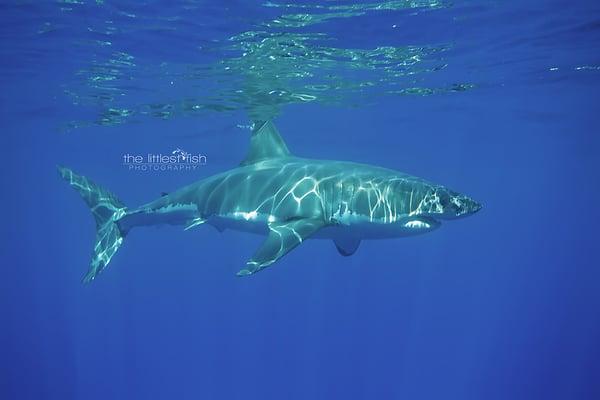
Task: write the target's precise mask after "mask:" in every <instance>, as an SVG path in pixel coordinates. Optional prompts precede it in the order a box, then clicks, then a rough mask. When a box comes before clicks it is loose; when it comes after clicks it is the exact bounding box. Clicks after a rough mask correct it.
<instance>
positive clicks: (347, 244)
mask: <svg viewBox="0 0 600 400" xmlns="http://www.w3.org/2000/svg"><path fill="white" fill-rule="evenodd" d="M333 243H335V247H336V248H337V250H338V252H339V253H340V254H341V255H343V256H345V257H347V256H351V255H352V254H354V253H355V252H356V249H358V246H359V245H360V239H358V238H353V237H341V238H336V239H334V241H333Z"/></svg>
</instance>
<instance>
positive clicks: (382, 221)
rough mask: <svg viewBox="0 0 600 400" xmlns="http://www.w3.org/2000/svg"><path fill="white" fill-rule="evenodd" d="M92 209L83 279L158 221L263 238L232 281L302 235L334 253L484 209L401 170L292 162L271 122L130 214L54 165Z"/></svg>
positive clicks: (270, 261)
mask: <svg viewBox="0 0 600 400" xmlns="http://www.w3.org/2000/svg"><path fill="white" fill-rule="evenodd" d="M60 172H61V174H62V176H63V177H64V178H65V179H67V180H68V181H69V182H70V183H71V185H72V186H73V187H74V188H75V189H77V190H78V191H79V192H80V194H81V195H82V197H83V198H84V200H85V201H86V202H87V203H88V205H89V206H90V207H91V208H92V212H93V214H94V216H95V218H96V225H97V237H96V246H95V247H94V253H93V255H92V262H91V267H90V270H89V272H88V274H87V275H86V277H85V278H84V281H90V280H92V279H94V278H95V277H96V276H97V275H98V274H99V273H100V272H101V271H102V270H103V269H104V268H105V267H106V265H108V263H109V261H110V260H111V258H112V256H113V255H114V254H115V253H116V251H117V249H118V248H119V246H120V245H121V243H122V241H123V238H124V237H125V235H126V234H127V233H128V232H129V231H130V230H131V229H132V228H134V227H138V226H144V225H157V224H173V225H183V226H185V229H190V228H193V227H196V226H199V225H204V224H209V225H212V226H214V227H215V228H217V229H218V230H219V231H222V230H223V229H235V230H240V231H246V232H254V233H259V234H264V235H266V239H265V241H264V242H263V244H262V245H261V246H260V248H259V249H258V250H257V251H256V253H255V254H254V255H253V257H252V258H251V259H250V260H249V261H248V262H247V263H246V266H245V268H243V269H242V270H241V271H240V272H238V275H250V274H253V273H256V272H258V271H260V270H261V269H263V268H265V267H267V266H269V265H271V264H273V263H275V262H276V261H278V260H279V259H280V258H281V257H283V256H284V255H285V254H287V253H288V252H289V251H291V250H292V249H294V248H295V247H296V246H298V245H299V244H301V243H302V242H303V241H304V240H306V239H308V238H317V239H330V240H333V241H334V243H335V245H336V247H337V249H338V251H339V252H340V254H342V255H345V256H349V255H352V254H354V252H355V251H356V249H357V248H358V246H359V244H360V241H361V240H365V239H379V238H392V237H402V236H410V235H417V234H422V233H426V232H429V231H432V230H434V229H436V228H438V227H439V226H440V224H441V221H442V220H449V219H456V218H460V217H464V216H467V215H470V214H473V213H475V212H476V211H478V210H479V209H480V208H481V206H480V205H479V204H478V203H477V202H475V201H474V200H472V199H470V198H469V197H467V196H465V195H462V194H459V193H456V192H453V191H451V190H449V189H447V188H445V187H443V186H440V185H436V184H433V183H430V182H427V181H425V180H423V179H420V178H417V177H414V176H410V175H407V174H404V173H401V172H397V171H393V170H389V169H385V168H380V167H375V166H370V165H364V164H357V163H352V162H344V161H326V160H311V159H304V158H299V157H295V156H293V155H292V154H291V153H290V152H289V150H288V148H287V146H286V144H285V143H284V141H283V140H282V138H281V136H280V135H279V133H278V132H277V129H276V128H275V126H274V125H273V123H272V122H271V121H266V122H262V123H260V124H257V126H256V128H255V130H254V131H253V134H252V137H251V144H250V149H249V151H248V155H247V157H246V158H245V159H244V161H242V163H241V164H240V166H238V167H237V168H234V169H232V170H229V171H226V172H224V173H221V174H218V175H214V176H211V177H209V178H206V179H203V180H200V181H198V182H195V183H193V184H191V185H189V186H186V187H183V188H181V189H179V190H177V191H175V192H173V193H170V194H168V195H165V196H162V197H160V198H158V199H157V200H155V201H153V202H150V203H148V204H145V205H142V206H140V207H138V208H135V209H129V208H127V207H125V206H124V205H122V203H121V202H120V201H119V200H118V199H117V198H116V197H115V196H114V195H112V194H111V193H110V192H108V191H107V190H105V189H102V188H100V187H99V186H98V185H96V184H94V183H93V182H91V181H90V180H89V179H88V178H85V177H83V176H80V175H76V174H75V173H73V172H72V171H71V170H69V169H67V168H60Z"/></svg>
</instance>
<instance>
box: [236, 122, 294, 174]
mask: <svg viewBox="0 0 600 400" xmlns="http://www.w3.org/2000/svg"><path fill="white" fill-rule="evenodd" d="M289 155H290V151H289V150H288V148H287V146H286V144H285V142H284V141H283V139H282V138H281V136H280V135H279V132H278V131H277V128H275V125H274V124H273V122H271V121H262V122H256V123H255V128H254V131H253V132H252V137H251V138H250V150H248V155H247V156H246V158H245V159H244V160H243V161H242V162H241V163H240V165H248V164H254V163H256V162H259V161H263V160H266V159H269V158H280V157H288V156H289Z"/></svg>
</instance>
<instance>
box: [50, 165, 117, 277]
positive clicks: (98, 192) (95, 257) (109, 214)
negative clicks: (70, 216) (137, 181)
mask: <svg viewBox="0 0 600 400" xmlns="http://www.w3.org/2000/svg"><path fill="white" fill-rule="evenodd" d="M58 171H59V172H60V175H61V176H62V177H63V178H64V179H65V180H66V181H67V182H69V184H70V185H71V186H72V187H73V188H74V189H75V190H76V191H77V192H78V193H79V194H80V195H81V197H82V198H83V201H85V203H86V204H87V205H88V207H90V209H91V211H92V215H93V216H94V220H96V243H95V244H94V250H93V252H92V261H91V262H90V268H89V270H88V273H87V274H86V275H85V277H84V278H83V281H84V282H86V283H87V282H90V281H92V280H94V278H96V276H97V275H98V274H99V273H100V272H102V270H104V268H106V266H107V265H108V263H109V262H110V260H111V258H112V257H113V256H114V255H115V253H116V252H117V250H118V249H119V247H120V246H121V244H122V243H123V238H124V237H125V233H126V232H123V231H121V229H120V228H119V224H118V223H117V222H118V221H119V219H121V218H122V217H123V216H124V215H125V214H126V212H127V209H126V208H125V206H124V205H123V203H121V201H120V200H119V199H117V197H116V196H115V195H113V194H112V193H111V192H109V191H108V190H106V189H104V188H101V187H100V186H98V185H96V184H95V183H94V182H92V181H91V180H90V179H88V178H86V177H85V176H81V175H77V174H76V173H74V172H73V171H71V170H70V169H68V168H64V167H58Z"/></svg>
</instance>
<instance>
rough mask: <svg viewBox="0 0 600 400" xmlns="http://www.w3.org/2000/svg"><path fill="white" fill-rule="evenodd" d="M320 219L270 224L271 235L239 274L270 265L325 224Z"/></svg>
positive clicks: (245, 273) (243, 274)
mask: <svg viewBox="0 0 600 400" xmlns="http://www.w3.org/2000/svg"><path fill="white" fill-rule="evenodd" d="M324 225H325V224H324V222H323V221H322V220H320V219H296V220H293V221H288V222H281V223H272V224H270V225H269V235H268V236H267V239H266V240H265V241H264V242H263V244H262V245H261V246H260V248H259V249H258V250H257V251H256V253H255V254H254V256H252V258H251V259H250V261H248V262H247V263H246V268H244V269H242V270H240V271H239V272H238V273H237V275H238V276H245V275H251V274H254V273H256V272H258V271H260V270H261V269H263V268H266V267H268V266H269V265H271V264H273V263H274V262H275V261H277V260H279V259H280V258H281V257H283V256H284V255H286V254H287V253H289V252H290V251H291V250H292V249H294V248H295V247H296V246H298V245H299V244H300V243H302V242H303V241H304V240H306V239H307V238H308V237H310V236H311V235H312V234H314V233H315V232H317V231H318V230H319V229H321V228H322V227H323V226H324Z"/></svg>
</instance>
